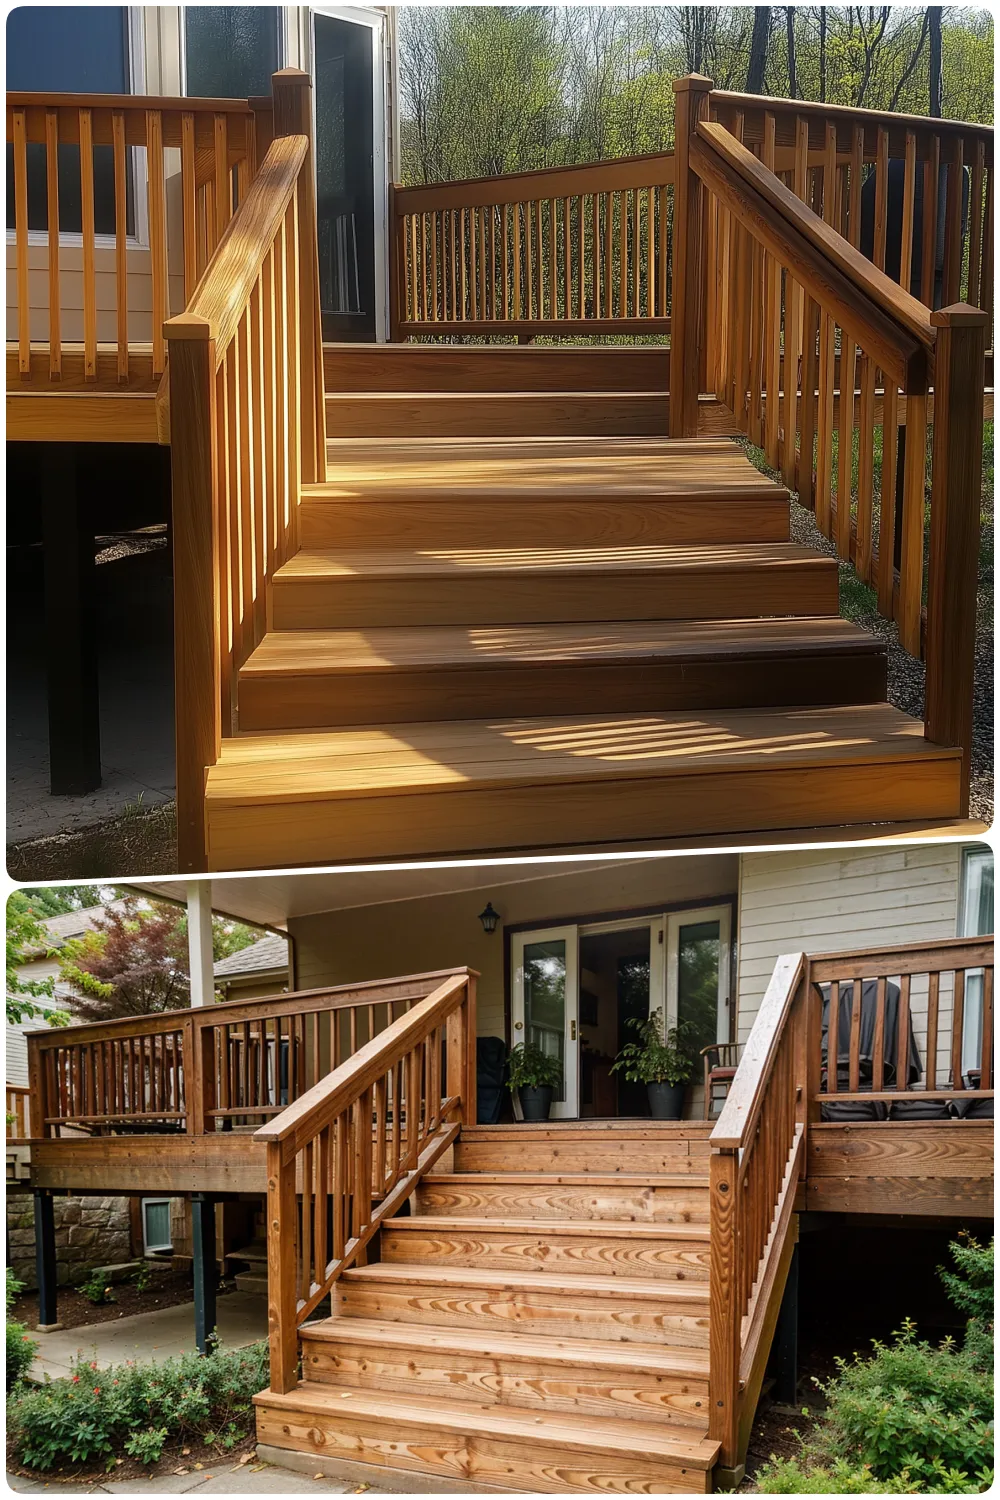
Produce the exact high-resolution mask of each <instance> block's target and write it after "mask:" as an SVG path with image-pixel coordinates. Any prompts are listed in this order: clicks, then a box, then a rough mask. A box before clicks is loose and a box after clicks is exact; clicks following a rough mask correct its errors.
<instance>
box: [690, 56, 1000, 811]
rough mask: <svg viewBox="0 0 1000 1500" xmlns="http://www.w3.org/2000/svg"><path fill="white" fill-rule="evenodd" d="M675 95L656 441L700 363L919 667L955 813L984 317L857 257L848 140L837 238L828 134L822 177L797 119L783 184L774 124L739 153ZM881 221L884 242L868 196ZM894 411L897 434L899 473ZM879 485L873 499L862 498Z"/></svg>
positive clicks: (970, 626)
mask: <svg viewBox="0 0 1000 1500" xmlns="http://www.w3.org/2000/svg"><path fill="white" fill-rule="evenodd" d="M677 87H678V91H679V92H678V111H677V120H678V143H677V172H678V178H677V190H676V193H677V217H678V227H677V234H676V243H677V245H678V246H682V245H683V254H681V255H679V256H678V258H677V259H676V263H675V279H674V285H675V298H676V302H677V306H678V307H679V308H682V309H683V313H682V315H680V314H679V315H678V317H677V318H675V320H674V330H673V333H672V344H673V348H672V355H671V367H672V369H673V370H674V371H675V376H674V379H673V380H672V382H671V387H672V389H671V402H670V423H671V431H672V433H673V435H674V436H678V437H683V436H693V435H694V434H695V433H696V432H697V410H698V395H699V391H700V386H701V383H702V382H701V379H700V372H701V368H702V364H703V359H702V356H703V354H704V355H705V356H706V357H707V358H710V359H711V363H712V367H713V368H712V370H711V371H710V372H709V375H708V384H709V386H710V387H713V386H714V388H715V389H716V391H717V392H718V393H719V395H720V396H721V398H722V399H723V401H725V402H726V404H727V405H729V406H730V407H731V409H732V410H733V412H734V414H735V417H736V421H737V424H738V425H739V427H740V428H741V430H742V431H743V432H745V433H746V434H747V436H748V437H749V438H750V439H751V441H753V442H757V443H759V444H760V445H761V446H762V447H763V448H764V450H765V453H766V454H767V456H768V458H769V460H770V462H771V463H772V464H773V465H774V467H775V468H778V469H780V470H781V472H782V473H783V475H784V477H785V479H786V482H787V483H788V484H789V486H790V487H791V488H794V489H797V490H798V492H799V495H800V497H801V498H802V499H803V501H804V503H806V504H811V505H812V506H813V508H814V509H815V512H816V519H817V524H818V525H819V527H820V529H821V530H822V531H823V532H824V533H825V534H826V535H828V536H830V537H831V538H832V539H833V540H834V541H835V542H836V545H837V549H838V551H839V553H840V555H841V556H842V557H843V558H844V559H845V560H848V561H851V562H853V564H854V566H855V568H856V570H857V572H858V573H859V575H860V576H861V578H862V579H863V580H864V581H865V582H868V583H871V584H872V586H873V587H874V588H876V589H877V593H878V607H879V610H880V612H881V613H882V614H883V615H884V616H885V617H886V618H888V619H891V620H894V621H896V623H897V624H898V627H899V636H900V640H901V642H902V644H903V645H904V646H905V647H906V649H907V650H908V651H910V652H911V653H912V654H913V655H916V656H920V655H923V657H924V659H925V661H926V664H927V686H926V697H925V710H924V720H925V728H926V733H927V737H928V738H929V739H931V740H933V741H935V742H937V743H941V744H946V745H957V746H960V747H962V749H963V750H964V757H963V805H964V806H967V805H968V786H969V776H970V767H971V744H972V696H973V672H974V665H975V625H976V590H977V581H978V578H977V575H978V561H979V516H980V504H981V496H980V490H981V482H982V447H983V387H984V378H985V342H986V326H987V314H986V313H985V312H984V311H982V310H980V309H976V308H973V307H970V306H967V305H965V304H958V305H955V306H951V307H947V308H943V309H941V310H939V311H934V312H931V311H930V310H929V309H928V308H927V307H925V306H924V305H923V303H921V302H918V301H917V299H916V298H914V297H912V296H910V294H909V292H907V291H905V290H904V289H903V288H902V287H900V286H899V285H897V284H896V283H895V282H894V281H892V280H891V278H890V277H888V276H887V275H886V274H885V273H884V272H883V271H880V270H879V269H878V266H877V265H874V264H873V263H872V262H871V261H870V260H868V259H867V258H866V257H865V256H864V255H863V254H862V253H861V250H860V249H859V248H857V240H858V237H859V233H860V230H859V228H858V225H859V222H860V207H859V205H860V187H861V169H860V166H859V161H860V159H861V158H862V157H863V150H862V146H863V139H862V137H861V135H860V133H859V132H856V133H855V147H856V148H857V149H856V152H855V159H854V165H853V170H852V169H851V168H850V167H849V168H848V192H847V198H848V230H849V232H848V235H847V236H844V235H842V234H841V233H840V228H842V227H843V225H842V220H841V200H840V195H839V178H838V171H839V168H838V152H837V145H838V141H837V132H836V128H835V126H834V125H833V124H828V125H827V126H826V128H825V135H824V140H825V147H824V153H823V160H824V165H823V167H822V168H819V169H813V168H812V167H810V165H809V162H810V160H811V157H810V140H811V137H810V127H809V125H808V122H806V121H804V120H800V122H799V126H798V128H797V134H796V145H795V148H794V151H795V158H796V159H795V163H794V165H793V178H794V179H795V181H796V188H795V189H794V190H793V188H790V187H788V186H786V184H785V183H784V182H782V180H781V178H780V176H779V175H777V173H776V172H775V170H773V168H774V167H775V166H776V164H777V159H776V150H777V146H776V141H777V119H776V115H775V113H774V112H773V111H771V110H769V109H767V108H764V111H763V117H764V125H763V135H762V141H761V145H760V155H759V156H755V155H753V154H752V153H751V152H750V151H749V150H748V149H747V148H746V147H745V146H744V145H742V144H741V142H740V141H739V140H737V139H736V137H735V135H734V134H733V133H732V132H731V131H729V130H727V129H726V128H725V126H723V125H722V124H720V123H718V122H715V121H712V120H711V119H710V113H711V109H712V99H713V97H714V96H713V95H712V93H711V85H710V83H709V81H708V80H707V79H697V78H692V79H684V80H680V81H679V83H678V85H677ZM876 170H877V172H878V169H876ZM809 173H812V174H813V176H814V178H815V177H818V176H819V175H822V179H823V184H822V185H821V190H820V189H816V188H815V185H814V202H815V201H818V202H819V203H820V207H821V209H822V213H821V214H820V213H817V212H815V211H814V209H813V208H811V207H809V206H807V205H806V204H805V202H804V201H803V196H804V194H805V186H806V179H807V176H808V174H809ZM883 179H884V174H881V176H880V178H879V180H880V181H882V180H883ZM956 180H957V179H956ZM880 210H881V213H882V230H881V231H880V232H881V233H882V234H883V235H884V219H885V191H884V186H883V191H882V193H881V197H880ZM877 217H878V215H877ZM852 222H853V225H854V228H853V229H851V227H850V226H851V224H852ZM838 226H839V227H838ZM852 241H853V242H852ZM706 247H707V250H706ZM952 259H954V252H953V255H952ZM709 264H710V265H711V266H712V267H713V274H711V275H708V274H707V273H706V266H707V265H709ZM782 330H783V332H784V337H783V340H782ZM793 370H797V371H799V372H800V373H799V375H798V378H797V379H793V378H791V372H792V371H793ZM783 371H784V372H788V378H787V379H785V380H784V381H783V380H782V374H783ZM856 380H858V381H859V383H860V399H859V400H858V401H857V402H856V401H855V394H856ZM877 395H879V396H880V400H876V397H877ZM904 406H905V422H906V427H905V431H906V434H907V436H906V442H905V446H903V447H901V449H900V458H899V460H897V446H896V442H895V440H894V438H895V435H896V434H897V432H898V430H899V422H900V420H901V417H900V413H901V411H902V409H903V407H904ZM856 408H857V409H856ZM931 423H932V429H931V428H930V427H929V424H931ZM929 430H932V432H933V442H932V448H933V463H932V474H931V493H930V503H929V521H928V515H927V510H928V507H927V503H926V496H925V476H926V464H927V453H928V447H929V446H930V442H929V436H928V434H929ZM855 433H856V434H857V436H856V438H855ZM887 433H888V434H890V436H889V437H888V438H887V437H885V434H887ZM855 441H856V442H857V449H858V457H857V463H856V467H855V461H854V444H855ZM897 461H898V462H899V464H900V483H899V490H900V507H899V514H898V517H897V508H896V488H897V484H896V476H897ZM879 463H880V464H881V478H880V484H879V486H876V483H875V475H876V470H877V468H878V465H879ZM877 492H878V494H879V495H880V496H881V497H884V499H881V500H880V501H879V503H878V504H876V494H877ZM925 599H926V610H925V608H924V601H925Z"/></svg>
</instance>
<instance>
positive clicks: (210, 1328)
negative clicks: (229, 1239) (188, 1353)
mask: <svg viewBox="0 0 1000 1500" xmlns="http://www.w3.org/2000/svg"><path fill="white" fill-rule="evenodd" d="M191 1254H192V1258H193V1267H192V1269H193V1272H194V1341H195V1345H196V1347H197V1350H198V1353H199V1354H208V1353H209V1352H210V1346H209V1339H210V1338H212V1336H213V1335H214V1333H215V1325H216V1321H217V1320H216V1310H215V1298H216V1291H217V1288H218V1281H219V1276H218V1269H217V1267H216V1263H215V1199H214V1198H212V1197H210V1196H209V1194H208V1193H192V1195H191Z"/></svg>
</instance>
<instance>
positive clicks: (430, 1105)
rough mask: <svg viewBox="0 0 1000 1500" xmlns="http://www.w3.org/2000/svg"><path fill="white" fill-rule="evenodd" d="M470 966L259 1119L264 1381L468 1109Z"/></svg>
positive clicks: (287, 1372) (291, 1366) (278, 1376)
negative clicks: (266, 1342)
mask: <svg viewBox="0 0 1000 1500" xmlns="http://www.w3.org/2000/svg"><path fill="white" fill-rule="evenodd" d="M475 1032H476V1025H475V976H474V974H473V973H472V971H471V970H467V971H465V972H464V973H461V972H460V973H457V974H454V975H452V976H451V977H450V978H448V979H446V980H445V981H444V982H443V983H442V984H440V985H439V986H438V987H437V988H436V989H435V990H434V991H433V992H432V993H431V994H430V995H428V996H427V998H426V999H425V1000H422V1001H420V1002H419V1003H418V1004H417V1005H415V1006H414V1008H413V1009H412V1010H411V1011H410V1012H409V1014H408V1015H406V1016H404V1017H402V1018H401V1019H400V1020H398V1021H395V1022H394V1023H393V1024H392V1025H391V1026H389V1027H387V1028H386V1030H385V1031H384V1032H382V1033H381V1034H380V1035H379V1036H378V1037H375V1038H374V1039H373V1040H372V1041H370V1042H368V1043H367V1044H366V1045H365V1046H364V1047H362V1048H361V1049H360V1050H359V1051H358V1052H357V1054H356V1055H355V1056H354V1057H352V1058H351V1059H350V1060H349V1061H347V1062H346V1063H344V1064H343V1065H342V1066H341V1067H339V1068H337V1069H335V1070H334V1072H332V1073H330V1074H329V1075H328V1076H327V1077H326V1078H324V1079H322V1080H321V1081H320V1082H318V1083H317V1084H316V1085H315V1086H314V1088H312V1089H310V1090H309V1092H308V1093H307V1094H305V1095H304V1096H303V1097H302V1098H301V1099H299V1100H298V1101H297V1102H296V1103H295V1104H293V1105H291V1106H290V1107H289V1108H288V1109H287V1110H284V1111H283V1112H282V1114H281V1115H280V1116H279V1117H278V1118H277V1119H276V1120H274V1121H272V1122H271V1123H270V1124H268V1125H264V1126H262V1127H261V1128H260V1129H259V1130H258V1131H257V1132H256V1135H255V1139H257V1140H259V1141H262V1142H263V1143H264V1144H265V1145H266V1147H267V1254H268V1327H269V1337H270V1347H271V1389H272V1390H274V1391H279V1392H281V1391H288V1390H292V1389H294V1386H295V1384H296V1380H297V1371H298V1329H299V1325H300V1324H301V1323H302V1322H303V1321H304V1320H305V1319H306V1318H307V1317H308V1316H309V1315H310V1313H311V1312H313V1311H314V1310H315V1309H316V1307H317V1306H318V1305H319V1303H320V1302H322V1301H323V1299H324V1298H325V1297H326V1296H328V1295H329V1293H330V1292H331V1290H332V1288H333V1286H334V1284H335V1282H336V1281H337V1280H338V1278H339V1277H340V1275H341V1274H342V1272H343V1271H344V1270H346V1269H347V1268H348V1267H349V1266H350V1265H352V1264H353V1263H355V1262H362V1263H363V1261H364V1256H365V1248H366V1246H367V1244H368V1242H369V1241H370V1240H371V1238H372V1237H373V1235H375V1234H376V1233H377V1231H378V1229H379V1227H380V1225H381V1223H382V1221H383V1219H385V1218H387V1217H391V1215H392V1214H394V1213H396V1212H397V1211H398V1209H399V1208H400V1207H401V1206H402V1204H403V1203H404V1202H405V1201H406V1199H407V1198H408V1197H409V1196H410V1194H411V1193H412V1192H413V1190H414V1188H415V1187H416V1186H417V1184H418V1183H419V1181H420V1178H421V1177H422V1175H423V1174H424V1172H426V1171H428V1170H429V1169H430V1167H431V1166H432V1165H433V1164H434V1162H435V1161H436V1160H437V1158H438V1157H439V1156H440V1154H441V1153H442V1152H443V1151H444V1150H446V1149H447V1147H448V1146H449V1145H451V1143H452V1142H453V1141H454V1140H455V1138H456V1136H457V1134H458V1131H459V1129H460V1126H461V1124H462V1122H463V1121H464V1120H467V1121H470V1122H471V1121H474V1120H475V1118H476V1114H475V1109H476V1105H475V1066H476V1061H475V1055H476V1049H475Z"/></svg>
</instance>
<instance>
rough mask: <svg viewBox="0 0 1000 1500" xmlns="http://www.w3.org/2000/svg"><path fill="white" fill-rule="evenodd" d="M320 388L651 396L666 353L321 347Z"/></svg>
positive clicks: (666, 367) (665, 376)
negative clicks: (643, 393)
mask: <svg viewBox="0 0 1000 1500" xmlns="http://www.w3.org/2000/svg"><path fill="white" fill-rule="evenodd" d="M323 369H324V375H325V380H326V389H327V391H328V392H330V393H331V394H332V393H333V392H336V391H347V392H351V391H380V392H393V391H394V392H399V393H405V392H407V391H409V392H413V391H453V392H455V391H468V390H483V391H575V390H579V391H659V392H661V393H663V394H665V393H666V391H667V390H668V388H669V380H670V351H669V349H666V348H664V347H662V346H651V347H643V346H641V345H639V346H637V347H634V348H628V347H627V346H615V345H611V346H603V347H599V348H574V347H573V346H572V345H538V344H534V345H524V346H520V347H518V346H516V345H511V346H507V345H504V344H500V345H496V346H494V347H491V348H483V347H481V346H478V345H460V344H433V345H428V344H390V345H378V346H376V345H366V344H325V345H324V346H323Z"/></svg>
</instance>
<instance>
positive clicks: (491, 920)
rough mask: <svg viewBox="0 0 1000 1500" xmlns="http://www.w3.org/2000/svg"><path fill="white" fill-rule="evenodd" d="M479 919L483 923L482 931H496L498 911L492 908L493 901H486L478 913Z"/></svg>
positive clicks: (498, 918) (498, 917)
mask: <svg viewBox="0 0 1000 1500" xmlns="http://www.w3.org/2000/svg"><path fill="white" fill-rule="evenodd" d="M479 920H480V922H482V924H483V931H484V932H496V930H497V923H498V922H499V920H500V913H499V912H498V911H494V910H493V902H492V901H487V903H486V905H485V907H484V908H483V910H482V911H481V912H480V913H479Z"/></svg>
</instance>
